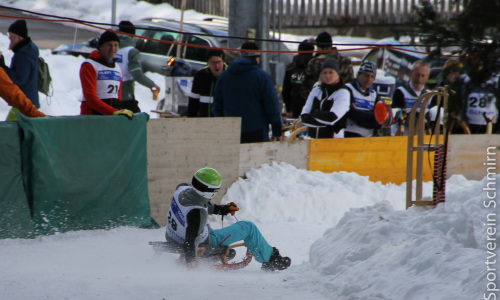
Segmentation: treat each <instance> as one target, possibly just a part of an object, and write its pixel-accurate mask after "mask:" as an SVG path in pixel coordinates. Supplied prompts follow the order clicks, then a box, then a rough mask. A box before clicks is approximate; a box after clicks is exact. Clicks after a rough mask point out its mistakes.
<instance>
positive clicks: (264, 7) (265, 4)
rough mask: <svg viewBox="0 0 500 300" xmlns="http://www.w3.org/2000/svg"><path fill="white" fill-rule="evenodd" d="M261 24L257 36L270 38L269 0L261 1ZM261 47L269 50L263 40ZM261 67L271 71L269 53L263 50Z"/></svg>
mask: <svg viewBox="0 0 500 300" xmlns="http://www.w3.org/2000/svg"><path fill="white" fill-rule="evenodd" d="M259 8H260V18H259V21H260V24H259V30H258V33H257V36H258V37H259V38H260V39H266V40H267V39H268V38H269V27H270V26H269V25H270V24H269V0H263V1H260V7H259ZM260 49H261V50H267V49H268V46H267V42H266V41H265V40H264V41H261V42H260ZM260 67H261V68H262V69H263V70H264V71H266V72H269V59H268V54H267V53H265V52H262V53H261V54H260Z"/></svg>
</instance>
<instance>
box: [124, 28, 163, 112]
mask: <svg viewBox="0 0 500 300" xmlns="http://www.w3.org/2000/svg"><path fill="white" fill-rule="evenodd" d="M118 25H119V29H118V30H119V31H120V32H123V33H126V34H120V35H118V38H119V41H120V49H119V50H118V53H117V54H116V63H117V64H118V65H119V66H120V68H121V69H122V72H123V85H122V106H123V108H125V109H128V110H130V111H132V112H134V113H138V112H141V109H140V108H139V102H138V101H137V100H136V99H135V89H134V84H135V82H138V83H139V84H141V85H143V86H145V87H147V88H149V89H150V90H151V92H152V93H159V92H160V87H159V86H158V85H157V84H155V83H154V82H153V80H151V79H150V78H148V77H147V76H146V75H145V74H144V72H143V71H142V65H141V53H140V52H139V50H137V49H136V48H135V41H134V39H133V37H132V36H130V35H135V26H134V24H132V22H130V21H121V22H120V24H118Z"/></svg>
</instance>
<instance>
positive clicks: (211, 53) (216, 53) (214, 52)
mask: <svg viewBox="0 0 500 300" xmlns="http://www.w3.org/2000/svg"><path fill="white" fill-rule="evenodd" d="M212 56H217V57H220V58H222V59H224V56H225V55H224V51H222V50H219V49H208V51H207V61H208V60H209V59H210V57H212Z"/></svg>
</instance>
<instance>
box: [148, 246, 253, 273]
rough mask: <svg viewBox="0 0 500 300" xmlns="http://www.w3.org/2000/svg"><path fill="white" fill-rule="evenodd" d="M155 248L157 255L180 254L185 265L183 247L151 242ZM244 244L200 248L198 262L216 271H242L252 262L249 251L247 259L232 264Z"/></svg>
mask: <svg viewBox="0 0 500 300" xmlns="http://www.w3.org/2000/svg"><path fill="white" fill-rule="evenodd" d="M149 244H150V245H151V246H153V250H154V251H155V253H161V252H165V253H174V254H180V257H179V261H181V262H183V263H184V249H183V247H182V245H179V244H176V243H167V242H149ZM245 246H246V245H245V243H244V242H236V243H233V244H231V245H229V246H227V247H226V246H222V247H214V248H206V247H204V246H199V247H198V261H200V262H206V263H209V264H211V268H212V269H215V270H237V269H242V268H244V267H246V266H248V264H249V263H250V262H251V261H252V254H251V253H250V251H249V250H248V249H247V251H246V255H245V258H243V260H242V261H240V262H230V261H231V260H232V259H233V258H234V257H235V256H236V250H235V249H234V248H237V247H245Z"/></svg>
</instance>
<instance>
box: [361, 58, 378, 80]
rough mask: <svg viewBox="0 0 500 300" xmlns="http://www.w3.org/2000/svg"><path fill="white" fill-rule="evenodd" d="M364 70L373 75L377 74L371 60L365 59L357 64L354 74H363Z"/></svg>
mask: <svg viewBox="0 0 500 300" xmlns="http://www.w3.org/2000/svg"><path fill="white" fill-rule="evenodd" d="M365 72H372V73H373V74H374V75H377V67H376V66H375V64H374V63H372V62H371V61H367V60H365V61H364V62H362V63H361V65H360V66H359V69H358V73H357V74H356V76H359V75H360V74H363V73H365Z"/></svg>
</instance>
